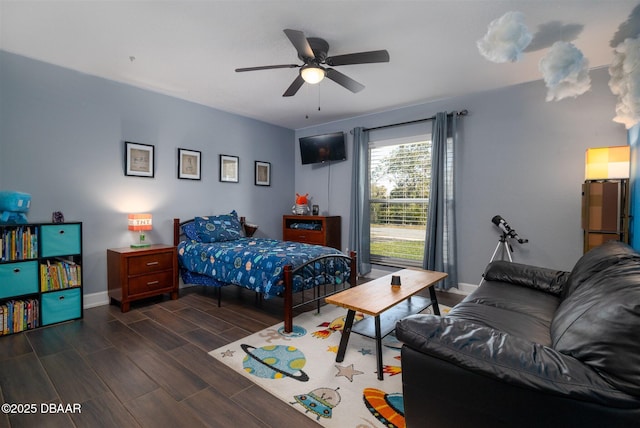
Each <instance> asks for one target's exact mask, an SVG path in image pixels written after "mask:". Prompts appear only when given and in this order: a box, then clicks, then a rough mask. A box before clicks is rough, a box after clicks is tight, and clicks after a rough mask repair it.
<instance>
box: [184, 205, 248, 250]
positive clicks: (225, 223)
mask: <svg viewBox="0 0 640 428" xmlns="http://www.w3.org/2000/svg"><path fill="white" fill-rule="evenodd" d="M194 223H195V225H196V232H197V234H198V240H199V241H200V242H221V241H233V240H236V239H238V238H242V237H243V236H244V230H243V228H242V224H240V220H239V219H238V214H237V213H236V212H235V210H234V211H231V213H230V214H224V215H216V216H209V217H196V218H195V219H194Z"/></svg>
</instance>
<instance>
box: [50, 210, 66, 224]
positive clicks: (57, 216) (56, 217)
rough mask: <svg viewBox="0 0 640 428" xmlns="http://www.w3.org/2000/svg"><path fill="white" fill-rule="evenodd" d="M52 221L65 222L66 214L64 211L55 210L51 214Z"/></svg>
mask: <svg viewBox="0 0 640 428" xmlns="http://www.w3.org/2000/svg"><path fill="white" fill-rule="evenodd" d="M51 223H64V214H62V211H54V212H53V214H51Z"/></svg>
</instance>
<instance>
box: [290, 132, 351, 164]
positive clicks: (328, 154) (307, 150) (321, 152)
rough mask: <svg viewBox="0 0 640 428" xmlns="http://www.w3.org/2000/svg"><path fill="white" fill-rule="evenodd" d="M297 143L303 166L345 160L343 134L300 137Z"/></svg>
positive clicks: (334, 133)
mask: <svg viewBox="0 0 640 428" xmlns="http://www.w3.org/2000/svg"><path fill="white" fill-rule="evenodd" d="M299 141H300V156H301V158H302V164H303V165H307V164H312V163H322V162H327V161H340V160H345V159H347V152H346V149H345V141H344V132H333V133H331V134H322V135H314V136H311V137H302V138H300V140H299Z"/></svg>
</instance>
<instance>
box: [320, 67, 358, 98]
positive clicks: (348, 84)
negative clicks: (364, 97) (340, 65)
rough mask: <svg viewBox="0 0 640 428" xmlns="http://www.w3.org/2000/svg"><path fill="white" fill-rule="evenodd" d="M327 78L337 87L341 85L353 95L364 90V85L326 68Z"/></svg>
mask: <svg viewBox="0 0 640 428" xmlns="http://www.w3.org/2000/svg"><path fill="white" fill-rule="evenodd" d="M327 78H328V79H331V80H333V81H334V82H336V83H337V84H338V85H342V86H344V87H345V88H347V89H348V90H350V91H351V92H353V93H356V92H360V91H361V90H363V89H364V85H363V84H361V83H358V82H356V81H355V80H353V79H352V78H351V77H348V76H346V75H344V74H342V73H340V72H339V71H337V70H334V69H333V68H327Z"/></svg>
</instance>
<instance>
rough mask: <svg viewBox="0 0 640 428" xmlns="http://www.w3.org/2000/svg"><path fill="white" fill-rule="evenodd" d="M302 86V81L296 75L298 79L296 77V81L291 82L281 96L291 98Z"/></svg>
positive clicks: (300, 77)
mask: <svg viewBox="0 0 640 428" xmlns="http://www.w3.org/2000/svg"><path fill="white" fill-rule="evenodd" d="M303 84H304V79H303V78H302V76H300V75H298V77H296V80H294V81H293V83H292V84H291V85H290V86H289V87H288V88H287V90H286V91H284V94H282V96H283V97H292V96H294V95H295V94H296V92H298V89H300V87H301V86H302V85H303Z"/></svg>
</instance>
